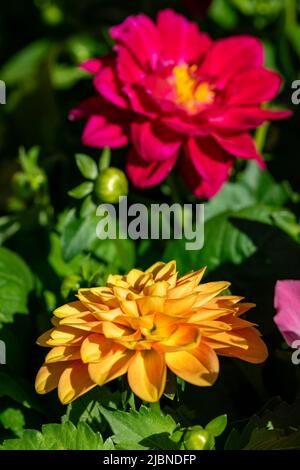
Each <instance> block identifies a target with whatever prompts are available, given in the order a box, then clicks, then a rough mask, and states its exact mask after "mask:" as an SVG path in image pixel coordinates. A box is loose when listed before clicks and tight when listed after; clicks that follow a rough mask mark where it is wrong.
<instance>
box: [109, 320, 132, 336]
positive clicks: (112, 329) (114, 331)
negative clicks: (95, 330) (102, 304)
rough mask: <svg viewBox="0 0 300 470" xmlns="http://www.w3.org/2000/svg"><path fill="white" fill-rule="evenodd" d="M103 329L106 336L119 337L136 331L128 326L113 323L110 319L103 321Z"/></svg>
mask: <svg viewBox="0 0 300 470" xmlns="http://www.w3.org/2000/svg"><path fill="white" fill-rule="evenodd" d="M102 330H103V334H104V336H105V337H106V338H112V339H117V338H121V337H122V336H128V335H132V333H135V332H134V331H132V330H130V329H129V328H126V327H125V326H122V325H117V324H116V323H112V322H109V321H105V322H103V323H102Z"/></svg>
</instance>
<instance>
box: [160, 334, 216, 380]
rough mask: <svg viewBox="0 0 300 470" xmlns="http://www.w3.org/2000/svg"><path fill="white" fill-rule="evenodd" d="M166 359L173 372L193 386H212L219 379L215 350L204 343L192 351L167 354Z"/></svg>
mask: <svg viewBox="0 0 300 470" xmlns="http://www.w3.org/2000/svg"><path fill="white" fill-rule="evenodd" d="M165 357H166V362H167V365H168V367H169V368H170V369H171V371H172V372H174V374H176V375H178V376H179V377H181V378H182V379H183V380H186V381H187V382H189V383H191V384H194V385H199V386H208V385H212V384H213V383H214V382H215V380H216V379H217V377H218V373H219V361H218V357H217V355H216V353H215V352H214V350H213V349H211V348H210V347H209V346H208V345H206V344H204V343H200V345H199V346H197V347H196V348H195V349H193V350H191V351H178V352H170V353H166V355H165Z"/></svg>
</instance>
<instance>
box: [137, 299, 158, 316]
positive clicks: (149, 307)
mask: <svg viewBox="0 0 300 470" xmlns="http://www.w3.org/2000/svg"><path fill="white" fill-rule="evenodd" d="M136 303H137V305H138V307H139V311H140V313H141V315H149V314H151V313H162V312H163V311H164V305H165V299H164V298H163V297H158V296H155V297H154V296H145V297H141V298H140V299H138V300H137V301H136Z"/></svg>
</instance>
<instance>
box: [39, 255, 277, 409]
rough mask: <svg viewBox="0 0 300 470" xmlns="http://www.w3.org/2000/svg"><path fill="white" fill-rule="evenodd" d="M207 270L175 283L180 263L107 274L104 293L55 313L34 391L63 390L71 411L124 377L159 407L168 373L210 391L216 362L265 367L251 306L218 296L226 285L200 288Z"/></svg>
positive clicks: (98, 290)
mask: <svg viewBox="0 0 300 470" xmlns="http://www.w3.org/2000/svg"><path fill="white" fill-rule="evenodd" d="M204 270H205V268H203V269H200V270H199V271H196V272H191V273H189V274H186V275H185V276H183V277H178V273H177V271H176V263H175V261H172V262H169V263H167V264H165V263H163V262H158V263H156V264H154V265H153V266H151V267H150V268H149V269H147V270H146V271H145V272H143V271H140V270H138V269H132V270H131V271H130V272H129V273H128V274H127V275H124V276H122V275H110V276H109V277H108V279H107V283H106V286H104V287H94V288H91V289H80V290H79V292H78V295H77V297H78V300H77V301H75V302H71V303H69V304H66V305H63V306H62V307H59V308H58V309H56V310H55V311H54V318H53V321H52V322H53V325H54V327H53V328H52V329H51V330H50V331H47V332H46V333H44V334H43V335H42V336H41V337H40V338H39V339H38V344H39V345H41V346H46V347H49V346H50V347H52V349H51V350H50V351H49V353H48V354H47V356H46V359H45V364H44V365H43V366H42V367H41V369H40V370H39V372H38V375H37V378H36V384H35V386H36V391H37V392H38V393H42V394H43V393H47V392H50V391H51V390H53V389H54V388H56V387H57V388H58V396H59V399H60V401H61V402H62V403H64V404H66V403H69V402H71V401H72V400H74V399H75V398H77V397H78V396H80V395H82V394H84V393H85V392H87V391H88V390H90V389H91V388H93V387H95V386H96V385H103V384H105V383H107V382H109V381H111V380H113V379H116V378H117V377H120V376H121V375H124V374H127V377H128V382H129V385H130V387H131V389H132V390H133V392H134V393H135V394H136V395H137V396H139V397H140V398H141V399H143V400H145V401H148V402H156V401H158V400H159V399H160V397H161V396H162V394H163V392H164V390H165V386H166V381H167V370H168V369H169V370H170V371H172V372H173V373H174V374H176V375H177V376H178V377H181V378H182V379H183V380H185V381H187V382H189V383H192V384H194V385H199V386H208V385H212V384H213V383H214V382H215V380H216V378H217V376H218V373H219V360H218V355H223V356H233V357H237V358H240V359H243V360H245V361H248V362H252V363H259V362H263V361H264V360H265V359H266V357H267V354H268V353H267V348H266V346H265V344H264V342H263V341H262V340H261V338H260V333H259V332H258V330H257V329H256V328H255V327H254V324H253V323H250V322H249V321H246V320H244V319H242V318H241V314H243V313H244V312H246V311H247V310H249V309H250V308H252V307H254V306H255V305H254V304H250V303H240V300H242V297H237V296H228V295H220V293H221V292H222V291H224V290H225V289H227V288H228V286H229V285H230V284H229V283H228V282H223V281H221V282H208V283H206V284H199V283H200V280H201V278H202V276H203V273H204Z"/></svg>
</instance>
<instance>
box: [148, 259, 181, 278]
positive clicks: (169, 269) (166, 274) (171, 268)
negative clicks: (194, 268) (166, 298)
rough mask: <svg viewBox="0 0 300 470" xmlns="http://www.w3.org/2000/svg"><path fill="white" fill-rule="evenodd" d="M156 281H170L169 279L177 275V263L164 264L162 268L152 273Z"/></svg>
mask: <svg viewBox="0 0 300 470" xmlns="http://www.w3.org/2000/svg"><path fill="white" fill-rule="evenodd" d="M152 274H153V277H154V279H155V281H169V279H170V278H171V277H172V276H174V275H175V274H176V277H177V271H176V261H170V262H169V263H166V264H163V266H160V268H158V269H155V270H154V271H152Z"/></svg>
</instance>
